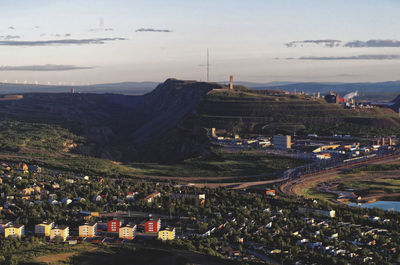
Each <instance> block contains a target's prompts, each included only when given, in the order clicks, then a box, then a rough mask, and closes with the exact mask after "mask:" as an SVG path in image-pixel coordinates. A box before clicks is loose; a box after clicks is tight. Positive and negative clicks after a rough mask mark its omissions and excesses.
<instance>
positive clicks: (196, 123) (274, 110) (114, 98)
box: [0, 79, 400, 163]
mask: <svg viewBox="0 0 400 265" xmlns="http://www.w3.org/2000/svg"><path fill="white" fill-rule="evenodd" d="M5 99H6V100H0V117H1V118H0V123H1V125H2V129H1V130H2V131H1V133H2V135H3V136H4V137H3V138H2V139H0V151H3V152H4V151H21V150H22V151H26V150H28V151H29V150H30V151H31V152H35V150H36V151H37V150H38V149H40V148H42V146H43V145H44V144H45V143H46V141H47V142H49V140H48V139H54V144H50V143H49V144H48V146H49V148H50V149H52V152H57V150H56V149H57V148H56V147H57V146H58V143H60V144H59V145H60V146H61V147H62V148H61V147H60V150H61V149H62V150H64V151H65V149H66V148H65V145H66V144H65V143H66V142H68V146H71V148H67V149H68V150H67V151H68V152H71V153H78V154H81V155H88V156H95V157H101V158H107V159H112V160H117V161H143V162H161V163H172V162H176V161H180V160H183V159H186V158H189V157H195V156H199V155H207V154H210V153H211V152H212V151H213V150H212V148H211V147H210V139H209V131H210V129H211V128H217V129H225V130H226V131H227V132H230V133H235V132H238V133H242V134H264V135H272V134H276V133H285V134H291V135H293V134H297V135H299V134H307V133H318V134H322V135H323V134H333V133H340V134H353V135H360V134H365V133H367V134H368V133H370V134H371V135H372V134H376V135H383V134H386V135H389V134H400V118H399V116H398V114H397V113H396V112H395V111H394V110H392V109H390V108H379V107H376V108H370V109H346V108H344V107H343V106H341V105H339V104H329V103H327V102H325V100H323V99H320V98H314V97H311V96H307V95H297V94H291V93H288V92H284V91H279V90H278V91H277V90H253V89H248V88H246V87H243V86H234V87H233V89H228V87H227V86H225V85H221V84H217V83H206V82H196V81H182V80H176V79H168V80H166V81H165V82H164V83H162V84H160V85H158V86H157V87H156V88H155V89H154V90H153V91H152V92H150V93H148V94H145V95H143V96H129V95H121V94H89V93H26V94H21V95H18V96H10V95H8V96H5ZM398 101H399V100H398V99H397V103H395V104H399V103H398ZM7 135H13V136H12V137H13V139H12V141H11V139H10V138H9V137H7ZM41 135H46V136H47V138H46V139H47V140H43V139H41V137H42V136H41ZM42 149H43V148H42ZM53 149H54V150H53ZM42 151H43V150H42ZM60 152H61V151H60Z"/></svg>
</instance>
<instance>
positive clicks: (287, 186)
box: [280, 154, 400, 196]
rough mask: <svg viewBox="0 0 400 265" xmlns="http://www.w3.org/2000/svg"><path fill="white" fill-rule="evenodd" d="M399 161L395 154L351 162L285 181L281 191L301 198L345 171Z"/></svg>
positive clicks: (399, 156) (399, 157)
mask: <svg viewBox="0 0 400 265" xmlns="http://www.w3.org/2000/svg"><path fill="white" fill-rule="evenodd" d="M399 159H400V154H394V155H387V156H382V157H374V158H371V159H367V160H363V161H354V162H350V163H347V164H345V165H340V166H336V167H331V168H328V169H324V170H321V171H318V172H315V173H311V174H305V175H301V176H299V177H296V178H292V179H289V180H288V181H285V182H283V183H282V184H281V185H280V190H281V192H282V193H284V194H287V195H292V196H299V195H301V190H302V189H303V188H306V187H309V186H311V185H313V184H315V183H318V182H324V181H327V180H329V179H331V178H333V177H335V176H337V174H338V173H339V172H340V171H342V170H344V169H351V168H356V167H359V166H362V165H367V164H379V163H388V162H392V161H396V160H399Z"/></svg>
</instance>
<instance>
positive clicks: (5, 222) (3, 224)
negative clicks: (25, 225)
mask: <svg viewBox="0 0 400 265" xmlns="http://www.w3.org/2000/svg"><path fill="white" fill-rule="evenodd" d="M11 225H12V222H10V221H8V220H1V221H0V233H4V229H6V228H7V227H9V226H11Z"/></svg>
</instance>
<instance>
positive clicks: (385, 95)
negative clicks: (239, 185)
mask: <svg viewBox="0 0 400 265" xmlns="http://www.w3.org/2000/svg"><path fill="white" fill-rule="evenodd" d="M218 83H227V82H218ZM158 84H159V83H158V82H123V83H109V84H96V85H89V86H51V85H33V84H26V85H24V84H9V83H7V84H5V83H0V94H15V93H32V92H40V93H62V92H70V91H71V89H72V88H74V89H75V91H76V92H81V93H115V94H125V95H143V94H146V93H148V92H150V91H152V90H153V89H154V88H155V87H156V86H157V85H158ZM235 84H236V85H243V86H246V87H249V88H253V89H257V90H261V89H273V90H284V91H289V92H293V91H295V90H296V91H297V92H298V93H300V92H301V91H304V93H307V94H312V93H317V92H320V93H321V95H324V94H327V93H329V91H330V90H333V91H334V92H336V93H339V94H340V95H341V96H343V95H345V94H347V93H350V92H354V91H358V92H359V93H358V94H359V97H358V99H364V100H374V101H376V100H381V101H390V100H392V99H393V98H395V97H396V96H397V95H399V94H400V81H388V82H379V83H302V82H285V81H282V82H269V83H255V82H240V81H238V82H235Z"/></svg>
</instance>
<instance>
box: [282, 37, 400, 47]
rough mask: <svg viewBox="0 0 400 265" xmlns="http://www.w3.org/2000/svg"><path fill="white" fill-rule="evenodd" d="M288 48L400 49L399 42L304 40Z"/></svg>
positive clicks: (289, 43)
mask: <svg viewBox="0 0 400 265" xmlns="http://www.w3.org/2000/svg"><path fill="white" fill-rule="evenodd" d="M285 45H286V47H290V48H292V47H304V46H309V45H319V46H322V47H328V48H334V47H346V48H390V47H400V41H399V40H367V41H361V40H354V41H349V42H346V43H344V42H343V41H341V40H331V39H326V40H302V41H291V42H288V43H286V44H285Z"/></svg>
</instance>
